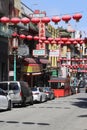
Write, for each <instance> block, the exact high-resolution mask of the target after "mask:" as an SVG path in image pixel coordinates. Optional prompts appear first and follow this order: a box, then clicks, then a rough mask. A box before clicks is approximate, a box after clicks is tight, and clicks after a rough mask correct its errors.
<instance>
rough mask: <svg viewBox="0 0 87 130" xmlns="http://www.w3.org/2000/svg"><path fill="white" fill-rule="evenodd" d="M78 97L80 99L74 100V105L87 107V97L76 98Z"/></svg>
mask: <svg viewBox="0 0 87 130" xmlns="http://www.w3.org/2000/svg"><path fill="white" fill-rule="evenodd" d="M76 99H78V101H77V102H73V103H72V105H75V106H77V107H80V108H85V109H87V98H76Z"/></svg>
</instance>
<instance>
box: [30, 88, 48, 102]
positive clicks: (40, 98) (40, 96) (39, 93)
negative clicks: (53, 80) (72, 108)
mask: <svg viewBox="0 0 87 130" xmlns="http://www.w3.org/2000/svg"><path fill="white" fill-rule="evenodd" d="M32 93H33V101H34V102H35V101H37V102H40V103H42V102H45V101H47V95H46V93H44V92H43V88H42V87H34V88H32Z"/></svg>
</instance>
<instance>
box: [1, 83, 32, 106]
mask: <svg viewBox="0 0 87 130" xmlns="http://www.w3.org/2000/svg"><path fill="white" fill-rule="evenodd" d="M0 88H2V89H4V90H5V91H7V93H8V94H9V95H10V97H11V100H12V103H13V105H15V104H21V105H22V106H26V104H27V103H28V104H31V105H33V94H32V90H31V88H30V87H29V86H28V83H27V82H24V81H3V82H0Z"/></svg>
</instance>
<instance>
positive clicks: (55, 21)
mask: <svg viewBox="0 0 87 130" xmlns="http://www.w3.org/2000/svg"><path fill="white" fill-rule="evenodd" d="M52 21H53V22H54V23H55V24H58V22H60V21H61V18H60V17H58V16H54V17H53V18H52Z"/></svg>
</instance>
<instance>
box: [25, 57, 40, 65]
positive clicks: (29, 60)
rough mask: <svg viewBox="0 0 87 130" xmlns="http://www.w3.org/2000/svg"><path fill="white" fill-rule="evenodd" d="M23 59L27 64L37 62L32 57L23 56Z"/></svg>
mask: <svg viewBox="0 0 87 130" xmlns="http://www.w3.org/2000/svg"><path fill="white" fill-rule="evenodd" d="M24 61H25V62H27V63H28V64H36V63H37V61H36V60H35V59H34V58H25V59H24Z"/></svg>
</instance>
